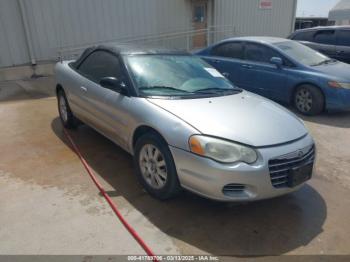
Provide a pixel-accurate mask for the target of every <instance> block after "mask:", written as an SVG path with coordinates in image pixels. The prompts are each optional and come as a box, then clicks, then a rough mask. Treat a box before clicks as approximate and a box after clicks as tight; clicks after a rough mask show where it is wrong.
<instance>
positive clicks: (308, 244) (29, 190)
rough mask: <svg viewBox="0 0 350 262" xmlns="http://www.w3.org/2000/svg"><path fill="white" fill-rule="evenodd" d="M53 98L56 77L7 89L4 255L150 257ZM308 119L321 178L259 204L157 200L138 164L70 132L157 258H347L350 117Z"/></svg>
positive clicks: (1, 99)
mask: <svg viewBox="0 0 350 262" xmlns="http://www.w3.org/2000/svg"><path fill="white" fill-rule="evenodd" d="M53 95H54V83H53V80H52V79H51V78H40V79H37V80H30V81H16V82H2V83H0V119H1V124H0V134H1V136H0V199H1V200H0V225H1V226H0V254H144V251H143V250H142V249H141V248H140V247H139V245H138V244H137V243H136V241H135V240H134V239H133V238H132V237H131V236H130V235H129V234H128V232H127V231H126V230H125V228H124V227H123V226H122V224H121V223H120V222H119V221H118V220H117V219H116V217H115V215H114V214H113V212H112V210H111V209H110V207H109V206H108V204H107V203H106V202H105V200H104V199H103V198H102V197H101V195H100V194H99V192H98V190H97V189H96V187H95V186H94V184H93V183H92V182H91V180H90V178H89V177H88V175H87V174H86V171H85V170H84V168H83V166H82V165H81V163H80V161H79V159H78V158H77V156H76V155H75V153H74V152H73V151H72V149H71V147H70V144H69V143H68V141H67V139H66V138H65V136H64V134H63V132H62V126H61V123H60V121H59V118H58V113H57V108H56V99H55V97H54V96H53ZM303 119H304V121H305V123H306V125H307V127H308V128H309V130H310V132H311V133H312V135H313V137H314V138H315V141H316V144H317V149H318V156H317V164H316V172H315V176H314V178H313V179H312V180H311V181H310V182H308V184H307V185H306V186H304V187H303V188H302V189H301V190H300V191H298V192H295V193H293V194H291V195H288V196H284V197H281V198H277V199H272V200H266V201H261V202H256V203H251V204H228V203H217V202H213V201H210V200H206V199H203V198H200V197H197V196H195V195H193V194H191V193H188V192H184V193H183V194H182V195H181V196H179V197H178V198H176V199H174V200H171V201H167V202H161V201H158V200H155V199H153V198H151V197H150V196H149V195H148V194H146V193H145V192H144V191H143V189H142V188H141V186H140V185H139V184H138V183H137V181H136V178H135V176H134V174H133V172H134V171H133V164H132V158H131V156H130V155H128V154H127V153H125V152H124V151H123V150H122V149H120V148H119V147H118V146H116V145H115V144H113V143H112V142H110V141H109V140H107V139H106V138H104V137H103V136H101V135H99V134H98V133H96V132H95V131H93V130H92V129H91V128H89V127H87V126H81V127H79V129H77V130H76V131H71V132H70V133H71V135H72V137H73V139H74V141H75V143H76V144H77V145H78V147H79V148H80V150H81V153H82V155H83V157H84V158H85V159H86V160H87V162H88V163H89V165H90V166H91V167H92V168H93V170H94V171H95V173H96V174H97V176H98V178H99V179H100V181H101V182H102V184H103V186H104V187H105V189H106V190H107V191H108V194H109V195H110V196H111V197H112V199H113V201H114V202H115V203H116V204H117V206H118V207H119V208H120V210H121V212H122V214H123V215H124V216H125V217H126V219H127V220H128V222H129V223H130V224H132V225H133V227H134V228H135V229H136V230H137V231H138V233H139V234H140V235H141V236H142V237H143V238H144V239H145V241H146V242H147V243H148V245H149V246H150V247H151V248H152V249H153V251H154V252H155V253H156V254H207V253H209V254H214V255H234V256H252V255H259V256H260V255H280V254H286V255H291V254H307V255H316V254H329V255H335V254H349V253H350V226H349V217H350V113H341V114H340V113H338V114H323V115H321V116H318V117H312V118H311V117H308V118H305V117H303Z"/></svg>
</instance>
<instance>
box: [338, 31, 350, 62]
mask: <svg viewBox="0 0 350 262" xmlns="http://www.w3.org/2000/svg"><path fill="white" fill-rule="evenodd" d="M336 59H337V60H339V61H342V62H345V63H349V64H350V29H339V30H337V46H336Z"/></svg>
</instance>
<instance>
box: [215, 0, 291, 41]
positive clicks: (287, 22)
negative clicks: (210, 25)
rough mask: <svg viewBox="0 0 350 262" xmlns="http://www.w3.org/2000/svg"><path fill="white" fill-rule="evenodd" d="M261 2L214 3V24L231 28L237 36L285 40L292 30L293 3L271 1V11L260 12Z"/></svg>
mask: <svg viewBox="0 0 350 262" xmlns="http://www.w3.org/2000/svg"><path fill="white" fill-rule="evenodd" d="M259 1H260V0H233V1H232V0H215V6H214V13H215V18H214V21H215V24H216V25H234V26H235V33H236V34H237V35H239V36H277V37H287V35H288V34H290V33H291V32H292V28H293V27H294V16H295V8H296V0H272V9H259Z"/></svg>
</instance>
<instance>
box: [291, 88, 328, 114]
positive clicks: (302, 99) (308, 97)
mask: <svg viewBox="0 0 350 262" xmlns="http://www.w3.org/2000/svg"><path fill="white" fill-rule="evenodd" d="M294 106H295V108H296V109H297V110H298V111H299V112H300V113H302V114H304V115H309V116H314V115H318V114H320V113H321V112H322V111H323V109H324V96H323V94H322V92H321V90H320V89H319V88H317V87H316V86H312V85H302V86H300V87H298V88H297V90H296V91H295V93H294Z"/></svg>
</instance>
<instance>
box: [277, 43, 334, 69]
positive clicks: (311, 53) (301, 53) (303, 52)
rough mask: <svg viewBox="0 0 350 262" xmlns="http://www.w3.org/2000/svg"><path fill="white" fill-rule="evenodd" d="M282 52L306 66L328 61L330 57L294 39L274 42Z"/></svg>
mask: <svg viewBox="0 0 350 262" xmlns="http://www.w3.org/2000/svg"><path fill="white" fill-rule="evenodd" d="M274 45H275V46H276V47H277V48H279V49H280V50H281V51H282V52H283V53H285V54H286V55H288V56H290V57H291V58H294V59H295V60H296V61H298V62H300V63H302V64H303V65H307V66H317V65H321V64H323V63H326V62H328V61H330V58H329V57H327V56H325V55H323V54H321V53H319V52H316V51H315V50H313V49H311V48H309V47H307V46H305V45H302V44H300V43H298V42H295V41H284V42H279V43H274Z"/></svg>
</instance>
